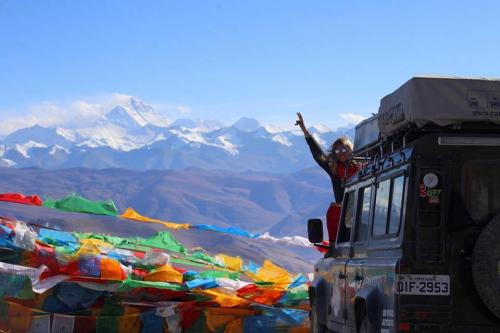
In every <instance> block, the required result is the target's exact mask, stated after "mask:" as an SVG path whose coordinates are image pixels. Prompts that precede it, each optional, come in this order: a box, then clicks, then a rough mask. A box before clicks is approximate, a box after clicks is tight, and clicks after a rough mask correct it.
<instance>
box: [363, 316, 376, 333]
mask: <svg viewBox="0 0 500 333" xmlns="http://www.w3.org/2000/svg"><path fill="white" fill-rule="evenodd" d="M375 332H377V330H376V329H375V327H373V325H372V323H371V321H370V320H369V319H368V316H367V315H365V316H364V317H363V321H362V322H361V327H360V328H359V333H375Z"/></svg>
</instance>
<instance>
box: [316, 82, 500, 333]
mask: <svg viewBox="0 0 500 333" xmlns="http://www.w3.org/2000/svg"><path fill="white" fill-rule="evenodd" d="M354 155H355V157H357V158H361V159H363V160H364V161H365V162H364V163H365V165H364V167H363V168H362V170H361V171H360V172H359V173H358V174H357V175H355V176H354V177H352V178H351V179H350V180H349V181H348V182H347V184H346V189H345V194H344V198H343V201H342V214H341V220H340V224H339V230H338V236H337V241H336V244H334V245H332V246H331V247H330V249H329V253H328V254H327V255H326V256H325V258H323V259H321V260H319V261H318V262H317V263H316V264H315V266H314V280H313V281H312V283H311V286H310V289H309V296H310V303H311V309H312V311H311V326H312V331H313V332H500V319H499V318H500V80H487V79H465V78H443V77H434V78H429V77H416V78H412V79H410V80H409V81H408V82H406V83H405V84H403V85H402V86H401V87H400V88H399V89H397V90H396V91H395V92H393V93H392V94H390V95H387V96H386V97H384V98H383V99H382V100H381V103H380V108H379V111H378V114H376V115H374V116H373V117H372V118H370V119H367V120H365V121H363V122H361V123H360V124H359V125H358V126H357V127H356V134H355V151H354ZM308 229H309V240H310V241H311V242H313V243H320V242H321V241H322V238H323V234H322V232H323V227H322V225H321V220H318V219H312V220H309V225H308Z"/></svg>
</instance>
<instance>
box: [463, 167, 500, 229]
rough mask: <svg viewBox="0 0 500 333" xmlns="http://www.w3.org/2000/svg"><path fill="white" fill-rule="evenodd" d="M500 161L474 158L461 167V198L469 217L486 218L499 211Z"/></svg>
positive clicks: (475, 218) (476, 219)
mask: <svg viewBox="0 0 500 333" xmlns="http://www.w3.org/2000/svg"><path fill="white" fill-rule="evenodd" d="M499 169H500V161H494V160H489V161H488V160H474V161H469V162H467V163H465V164H464V167H463V190H462V193H463V198H464V203H465V207H466V208H467V210H468V211H469V215H470V217H471V218H472V219H473V220H475V221H480V220H487V219H490V218H492V217H493V216H494V215H496V214H498V213H499V212H500V173H499V172H498V170H499Z"/></svg>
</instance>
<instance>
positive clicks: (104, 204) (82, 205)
mask: <svg viewBox="0 0 500 333" xmlns="http://www.w3.org/2000/svg"><path fill="white" fill-rule="evenodd" d="M42 205H43V206H44V207H49V208H54V209H59V210H64V211H68V212H77V213H88V214H96V215H111V216H116V215H118V209H117V208H116V206H115V204H114V202H113V201H111V200H110V201H91V200H88V199H85V198H83V197H81V196H79V195H77V194H72V195H70V196H67V197H66V198H63V199H60V200H54V199H47V200H44V201H43V204H42Z"/></svg>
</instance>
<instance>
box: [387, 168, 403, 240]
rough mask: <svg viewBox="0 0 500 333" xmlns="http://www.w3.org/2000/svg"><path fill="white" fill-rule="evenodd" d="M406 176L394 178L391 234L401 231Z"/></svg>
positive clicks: (390, 221) (390, 220) (390, 219)
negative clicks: (400, 223)
mask: <svg viewBox="0 0 500 333" xmlns="http://www.w3.org/2000/svg"><path fill="white" fill-rule="evenodd" d="M404 180H405V178H404V176H400V177H398V178H395V179H394V180H393V184H392V198H391V214H390V218H389V234H397V233H398V231H399V222H400V221H401V209H402V208H403V190H404Z"/></svg>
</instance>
